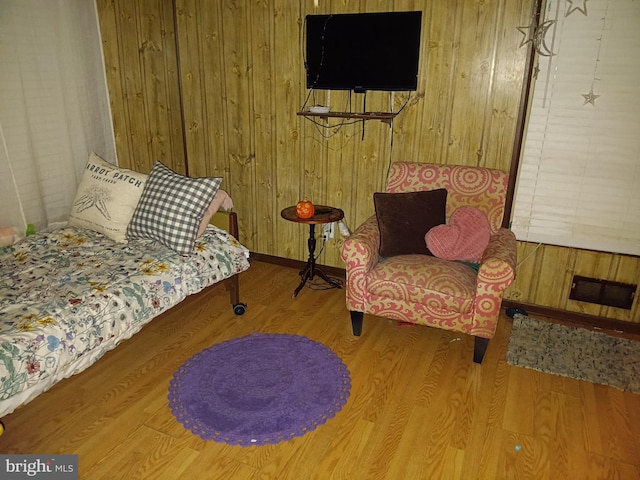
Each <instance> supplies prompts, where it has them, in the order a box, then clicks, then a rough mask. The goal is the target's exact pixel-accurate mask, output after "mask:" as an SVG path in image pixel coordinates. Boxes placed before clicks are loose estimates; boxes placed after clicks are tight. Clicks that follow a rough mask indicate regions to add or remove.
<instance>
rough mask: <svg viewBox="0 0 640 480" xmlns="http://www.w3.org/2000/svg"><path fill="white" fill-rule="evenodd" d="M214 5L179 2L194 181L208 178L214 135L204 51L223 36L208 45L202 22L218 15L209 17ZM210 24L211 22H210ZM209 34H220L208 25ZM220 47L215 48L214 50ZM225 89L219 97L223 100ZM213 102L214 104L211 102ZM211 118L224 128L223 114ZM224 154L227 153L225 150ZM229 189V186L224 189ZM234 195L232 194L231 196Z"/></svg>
mask: <svg viewBox="0 0 640 480" xmlns="http://www.w3.org/2000/svg"><path fill="white" fill-rule="evenodd" d="M216 5H217V2H216V3H215V4H213V3H208V2H202V1H200V0H176V18H177V20H176V24H177V30H178V31H177V35H178V48H179V55H180V82H181V85H182V105H183V109H184V129H185V142H186V145H187V157H188V159H187V162H188V172H189V175H191V176H194V177H199V176H205V175H206V172H207V163H208V162H207V158H211V157H208V153H209V152H208V150H207V143H208V142H207V138H208V137H209V134H210V133H211V132H209V131H208V129H207V124H206V120H207V108H206V106H207V103H206V102H207V100H209V99H208V98H207V95H206V93H205V86H204V83H205V77H204V73H203V71H202V62H203V57H204V52H203V51H204V50H205V49H208V51H211V49H212V46H211V44H212V42H213V43H215V39H216V38H220V42H221V41H222V38H221V35H217V36H216V35H215V34H212V35H211V36H210V37H209V38H208V39H207V40H206V41H203V36H202V35H201V32H200V28H201V25H200V22H201V19H207V18H213V19H216V18H217V15H212V14H211V13H210V9H211V8H215V6H216ZM207 23H209V22H207ZM208 26H209V28H210V30H209V32H217V30H216V29H215V28H214V26H212V25H210V24H209V25H208ZM216 46H217V47H218V48H221V47H220V44H215V46H214V47H213V48H216ZM217 57H219V56H218V55H213V56H212V58H208V59H207V60H208V61H209V62H215V60H216V58H217ZM216 67H217V68H221V67H222V65H221V63H220V62H218V63H214V64H213V65H210V68H211V70H213V71H215V70H216ZM222 94H223V91H222V88H220V90H219V95H220V96H222ZM210 101H214V100H213V99H211V100H210ZM210 114H211V115H218V118H217V120H219V123H218V125H220V126H222V125H224V123H223V118H222V112H221V111H220V110H216V109H211V112H210ZM220 137H222V135H220ZM223 151H224V150H223ZM225 186H226V185H225ZM229 193H231V192H229Z"/></svg>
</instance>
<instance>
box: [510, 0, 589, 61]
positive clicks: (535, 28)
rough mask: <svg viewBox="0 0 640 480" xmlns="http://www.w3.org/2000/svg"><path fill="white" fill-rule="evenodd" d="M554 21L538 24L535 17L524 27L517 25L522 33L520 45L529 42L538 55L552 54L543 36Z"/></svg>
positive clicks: (547, 55)
mask: <svg viewBox="0 0 640 480" xmlns="http://www.w3.org/2000/svg"><path fill="white" fill-rule="evenodd" d="M585 1H586V0H585ZM554 23H556V21H555V20H547V21H546V22H543V23H541V24H540V25H536V23H535V19H531V23H530V24H529V25H527V26H526V27H517V29H518V30H519V31H520V33H522V34H523V35H524V38H523V39H522V41H521V42H520V47H523V46H525V45H526V44H527V43H529V42H531V44H532V45H533V48H535V50H536V52H538V55H542V56H543V57H551V56H553V55H554V53H553V52H552V51H551V49H550V48H549V47H548V46H547V42H546V41H545V36H546V35H547V31H548V30H549V29H550V28H551V27H552V26H553V24H554Z"/></svg>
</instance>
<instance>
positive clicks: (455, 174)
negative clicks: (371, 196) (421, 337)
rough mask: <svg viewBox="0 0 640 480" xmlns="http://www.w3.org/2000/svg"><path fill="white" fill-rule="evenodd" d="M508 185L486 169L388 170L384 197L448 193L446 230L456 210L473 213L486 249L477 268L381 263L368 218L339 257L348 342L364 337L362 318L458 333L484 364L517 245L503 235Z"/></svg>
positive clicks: (433, 260)
mask: <svg viewBox="0 0 640 480" xmlns="http://www.w3.org/2000/svg"><path fill="white" fill-rule="evenodd" d="M507 182H508V174H507V173H505V172H501V171H498V170H493V169H488V168H481V167H470V166H454V165H433V164H422V163H408V162H396V163H393V164H392V165H391V168H390V170H389V175H388V178H387V185H386V192H387V193H407V192H418V191H432V190H440V189H446V205H445V212H444V215H445V217H446V222H449V220H450V218H451V216H452V214H453V213H454V212H455V211H456V210H457V209H458V208H459V207H463V206H472V207H475V208H476V209H478V210H480V211H481V212H484V214H486V218H487V219H488V222H489V224H490V229H491V230H490V234H488V235H487V238H488V245H487V246H486V248H484V250H483V251H482V253H481V259H479V263H476V264H470V263H469V262H462V261H454V260H446V259H443V258H439V257H436V256H432V255H431V254H430V253H431V252H428V254H408V255H393V256H387V257H382V256H381V255H380V247H381V239H380V227H379V222H378V216H377V215H373V216H372V217H370V218H369V219H367V220H366V221H365V222H364V223H363V224H362V225H361V226H359V227H358V228H357V229H356V230H355V232H353V234H352V235H351V236H350V237H349V238H348V239H347V240H345V242H344V244H343V246H342V249H341V255H342V258H343V260H344V262H345V265H346V274H347V281H346V301H347V308H348V309H349V311H350V313H351V322H352V329H353V334H354V335H356V336H360V335H361V333H362V327H363V318H364V314H365V313H366V314H370V315H375V316H380V317H386V318H390V319H394V320H398V321H401V322H409V323H413V324H418V325H426V326H431V327H438V328H443V329H446V330H452V331H456V332H461V333H464V334H468V335H472V336H474V337H475V347H474V356H473V360H474V362H475V363H482V360H483V358H484V354H485V352H486V349H487V346H488V343H489V339H490V338H492V337H493V336H494V334H495V331H496V327H497V322H498V317H499V314H500V307H501V302H502V296H503V294H504V291H505V289H506V288H507V287H508V286H509V285H510V284H511V283H512V282H513V280H514V278H515V266H516V239H515V236H514V235H513V233H512V232H511V231H510V230H508V229H506V228H502V227H501V224H502V219H503V216H504V207H505V199H506V192H507ZM377 210H378V209H377V204H376V211H377ZM377 213H378V214H379V212H377ZM398 214H399V215H401V214H402V212H398ZM425 233H426V232H425ZM489 235H490V236H489ZM425 242H426V241H425Z"/></svg>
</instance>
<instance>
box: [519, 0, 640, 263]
mask: <svg viewBox="0 0 640 480" xmlns="http://www.w3.org/2000/svg"><path fill="white" fill-rule="evenodd" d="M519 29H520V30H521V32H522V33H523V35H524V37H523V44H524V43H527V42H529V41H530V42H532V43H533V45H534V46H535V47H536V51H537V52H538V56H537V59H538V67H537V68H536V69H535V70H536V77H535V83H534V93H533V97H532V99H531V102H530V104H531V110H530V115H529V119H528V126H527V130H526V138H525V142H524V147H523V150H522V154H521V158H520V169H519V172H518V180H517V187H516V194H515V202H514V207H513V214H512V225H511V228H512V230H513V231H514V233H515V234H516V237H517V238H518V239H519V240H523V241H531V242H540V243H545V244H551V245H561V246H568V247H577V248H583V249H588V250H598V251H605V252H613V253H623V254H632V255H640V81H639V80H638V79H639V78H640V62H639V61H638V60H639V59H640V2H639V1H638V0H588V1H587V0H549V1H548V2H547V5H546V9H545V15H544V18H543V20H542V21H541V25H540V27H539V28H538V29H537V30H535V31H533V30H532V29H530V28H527V27H520V28H519Z"/></svg>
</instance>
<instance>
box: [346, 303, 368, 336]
mask: <svg viewBox="0 0 640 480" xmlns="http://www.w3.org/2000/svg"><path fill="white" fill-rule="evenodd" d="M349 313H350V314H351V329H352V330H353V335H355V336H356V337H359V336H360V335H362V321H363V319H364V313H363V312H354V311H353V310H351V311H350V312H349Z"/></svg>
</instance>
